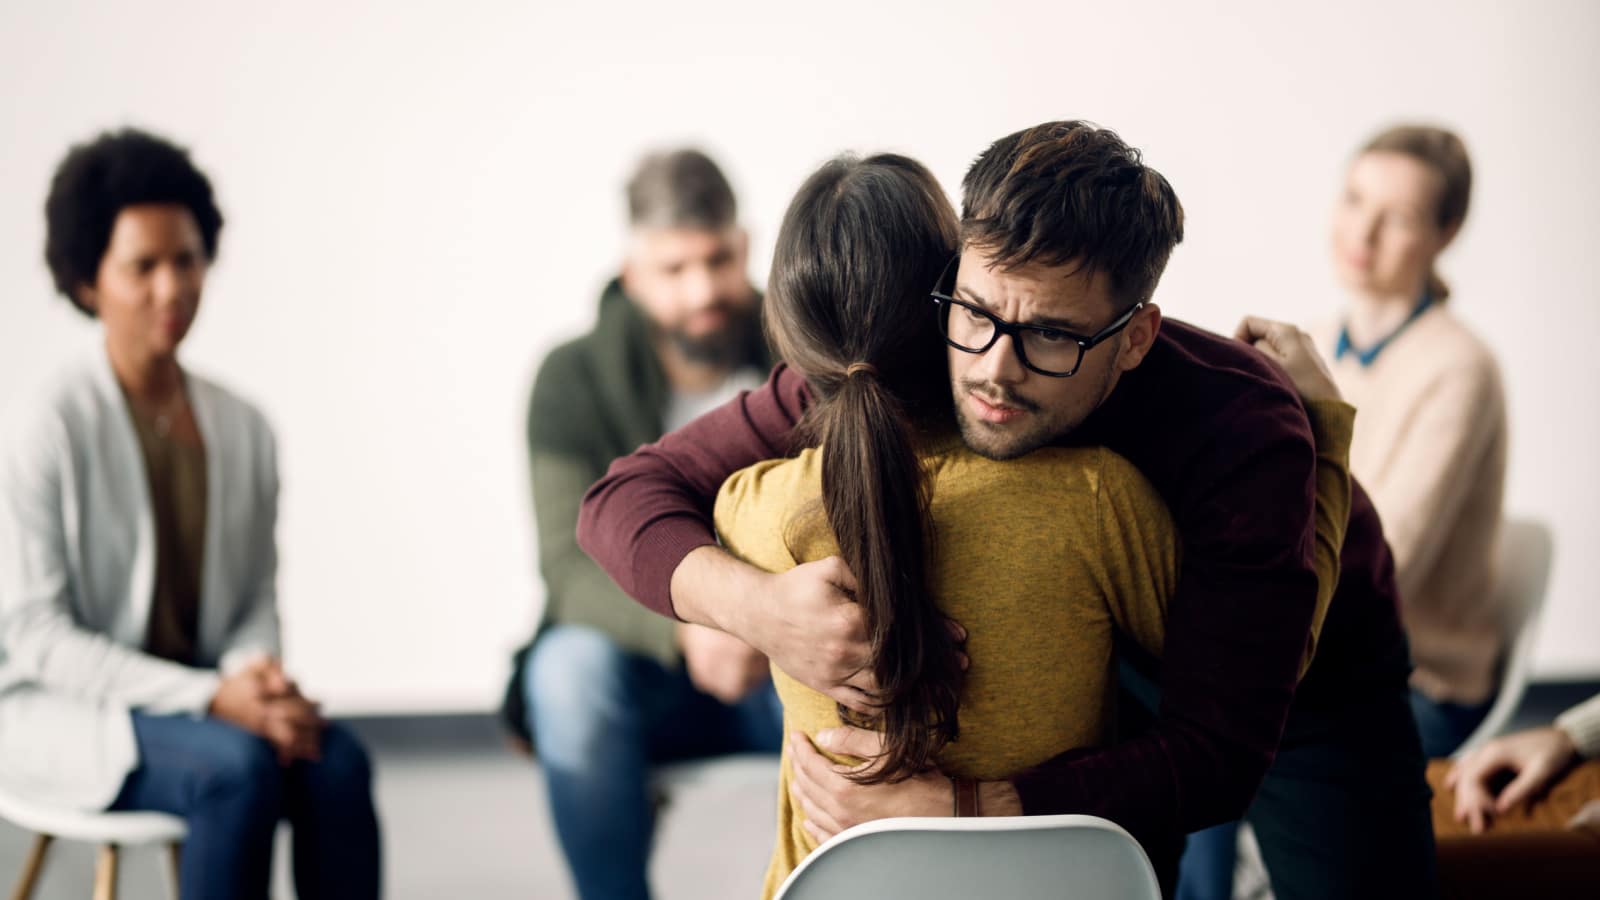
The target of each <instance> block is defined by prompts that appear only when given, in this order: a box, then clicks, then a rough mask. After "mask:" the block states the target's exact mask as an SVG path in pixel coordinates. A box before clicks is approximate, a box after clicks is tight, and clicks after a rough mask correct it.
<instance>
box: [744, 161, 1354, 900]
mask: <svg viewBox="0 0 1600 900" xmlns="http://www.w3.org/2000/svg"><path fill="white" fill-rule="evenodd" d="M956 237H957V223H956V219H955V214H954V211H953V210H952V209H951V208H950V207H949V204H948V201H946V200H945V198H944V195H943V193H942V191H941V190H940V188H939V186H938V184H937V182H936V181H935V180H934V179H933V177H932V176H931V175H930V174H929V173H928V172H927V170H926V169H924V168H923V167H922V166H921V165H919V164H918V163H916V162H914V161H912V160H910V159H907V158H905V157H900V156H894V155H880V156H874V157H870V158H867V159H864V160H857V159H853V158H848V157H846V158H840V159H837V160H834V161H833V162H830V163H828V164H827V165H825V166H824V167H823V168H822V169H821V170H820V171H819V172H817V173H816V174H814V175H813V176H812V177H811V178H810V179H808V180H807V182H806V183H805V184H804V185H803V186H802V187H801V189H800V191H799V193H798V194H797V196H796V197H795V199H794V201H793V202H792V203H791V205H790V207H789V210H788V213H787V214H786V216H785V218H784V222H783V226H782V229H781V231H780V234H779V238H778V245H777V250H776V253H775V256H774V260H773V267H772V275H771V278H770V280H769V285H770V296H769V299H768V307H767V323H768V331H769V334H770V336H771V338H772V342H773V344H774V346H775V347H776V348H777V350H778V351H779V353H780V355H781V356H782V357H783V359H784V360H785V361H786V362H787V363H788V364H789V365H790V366H792V367H793V368H794V369H795V370H797V371H799V372H801V373H804V375H805V376H806V379H807V382H808V384H809V385H810V388H811V390H812V392H813V396H814V398H815V400H814V403H813V405H812V406H811V408H810V410H809V411H808V412H807V414H806V418H805V420H804V422H803V423H802V426H801V427H802V434H803V435H805V436H806V437H807V438H809V439H810V441H809V442H810V443H814V444H816V446H811V447H809V448H808V449H805V450H802V451H801V452H800V453H799V454H798V456H796V457H795V458H793V459H789V460H777V461H769V462H765V463H760V464H757V465H756V466H754V467H752V468H749V469H746V470H744V471H742V472H739V473H737V474H735V475H734V476H733V477H732V478H730V479H729V480H728V482H727V483H726V484H725V485H724V487H723V489H722V491H721V493H720V494H719V497H718V500H717V504H716V511H715V521H716V525H717V530H718V533H719V534H720V535H721V537H722V539H723V541H724V544H725V546H726V547H727V549H728V550H729V551H730V552H732V553H733V554H734V555H735V556H737V557H740V558H742V559H744V560H746V561H748V562H750V563H753V564H755V565H757V566H759V567H761V568H764V569H766V570H768V571H784V570H787V569H791V568H794V567H795V566H797V565H802V564H807V563H817V562H818V561H826V560H829V559H830V558H831V557H840V558H841V559H842V562H843V563H844V566H845V567H846V568H848V570H849V572H851V573H853V575H854V579H853V584H851V585H850V587H851V589H852V590H853V591H854V595H855V600H856V602H857V603H859V604H860V605H861V607H862V609H863V611H864V614H865V620H866V627H867V631H868V635H869V640H870V641H871V644H872V646H873V648H874V654H873V658H872V659H871V660H870V661H869V666H870V668H871V669H872V670H873V672H874V675H875V680H876V683H877V684H878V685H879V687H880V694H879V696H878V698H877V702H876V708H875V710H874V711H873V712H871V713H868V714H862V713H858V712H854V711H851V710H848V709H846V708H844V707H842V706H840V705H838V704H836V703H835V702H834V701H833V700H832V699H830V698H829V697H827V696H825V695H824V694H822V693H819V692H817V691H814V690H812V689H811V688H809V687H806V686H804V685H803V684H802V683H800V682H798V681H796V680H795V679H793V678H791V677H789V676H788V675H787V674H785V673H784V672H782V671H781V670H778V669H776V668H775V669H774V673H773V674H774V679H775V681H776V683H777V685H778V693H779V696H780V697H781V698H782V700H783V702H784V714H785V727H786V729H787V730H789V731H791V732H793V731H796V730H798V731H800V732H803V733H805V734H807V735H816V734H818V733H819V732H821V731H823V730H825V729H830V728H837V727H838V726H840V725H842V724H847V723H849V724H856V725H862V726H868V727H871V728H874V729H876V730H878V731H880V732H881V739H882V753H881V754H874V755H875V757H876V758H875V759H873V760H870V761H867V762H866V763H864V764H863V765H862V767H861V768H858V769H855V770H854V771H853V775H854V776H855V777H856V779H857V780H858V781H859V782H860V783H863V784H880V783H888V782H896V781H902V780H906V779H917V780H919V781H920V782H922V783H923V784H925V785H927V789H928V790H929V791H931V792H934V793H941V792H943V793H945V796H947V797H949V798H950V802H949V804H948V806H947V807H946V808H947V809H952V810H953V811H955V812H957V813H958V814H971V815H976V814H980V813H982V812H983V811H984V810H983V804H982V799H981V795H980V792H979V786H978V782H997V781H999V780H1002V779H1005V778H1007V777H1009V776H1011V775H1013V774H1015V773H1017V772H1019V771H1022V770H1024V769H1027V768H1030V767H1032V766H1036V765H1038V764H1040V763H1043V762H1045V761H1047V760H1049V759H1051V758H1053V757H1055V756H1057V755H1058V754H1060V753H1062V752H1064V751H1066V750H1070V749H1073V748H1080V747H1093V746H1099V745H1103V744H1105V743H1108V742H1109V741H1110V739H1111V727H1112V722H1111V717H1110V707H1109V705H1108V704H1107V703H1106V699H1107V697H1108V696H1109V692H1110V691H1111V690H1112V688H1113V685H1114V669H1113V666H1112V658H1113V641H1112V634H1113V631H1118V632H1121V633H1122V634H1124V635H1127V636H1128V637H1129V638H1130V639H1131V640H1133V641H1134V642H1136V643H1137V644H1138V645H1139V646H1140V647H1141V648H1143V650H1144V651H1145V652H1146V653H1149V654H1150V655H1152V656H1159V654H1160V652H1161V647H1162V642H1163V639H1164V631H1165V622H1164V618H1165V602H1166V599H1167V598H1168V597H1169V596H1171V594H1172V592H1173V591H1174V590H1175V588H1176V584H1177V578H1178V574H1177V573H1178V545H1177V539H1176V534H1175V531H1174V528H1173V523H1172V521H1171V517H1170V516H1169V515H1168V513H1167V510H1166V507H1165V506H1164V505H1163V503H1162V502H1161V499H1160V497H1159V495H1158V494H1157V493H1156V492H1155V490H1154V488H1152V487H1151V485H1150V484H1149V483H1148V482H1147V481H1146V480H1145V479H1144V477H1143V476H1142V475H1140V474H1139V472H1138V470H1137V469H1135V468H1134V467H1133V465H1132V464H1131V463H1129V462H1128V461H1127V460H1125V459H1123V458H1122V457H1120V456H1118V455H1116V454H1115V453H1112V452H1111V451H1109V450H1107V449H1105V448H1103V447H1079V448H1044V449H1037V450H1035V451H1034V452H1032V453H1028V454H1025V455H1019V456H998V458H997V457H996V456H986V455H984V454H981V453H979V452H977V451H975V450H972V449H969V448H968V446H967V443H966V442H964V441H963V438H962V434H961V432H960V430H959V429H958V428H957V425H956V420H955V417H954V415H953V410H952V405H951V394H950V390H949V382H948V380H947V378H946V375H945V365H946V362H945V358H944V357H945V353H946V352H947V350H946V347H945V346H944V345H945V344H946V343H948V347H949V348H950V349H949V351H948V352H951V353H963V354H965V353H976V352H987V353H991V354H1005V355H1009V354H1013V353H1015V354H1016V356H1015V357H1013V360H1014V362H1015V363H1016V364H1020V365H1026V366H1030V367H1037V368H1039V369H1041V370H1043V371H1047V372H1053V373H1056V374H1058V375H1062V376H1065V375H1066V374H1068V373H1069V372H1070V371H1071V370H1072V369H1074V368H1076V365H1075V363H1076V361H1077V360H1078V356H1079V352H1080V349H1079V345H1078V344H1076V343H1074V342H1072V341H1071V340H1070V339H1069V338H1067V337H1065V336H1064V335H1059V334H1056V333H1053V332H1050V331H1049V330H1041V331H1039V333H1038V334H1037V335H1035V334H1029V335H1027V336H1026V337H1018V338H1016V340H1015V343H1012V342H1006V341H997V340H995V338H996V337H997V335H995V333H994V332H995V328H996V326H995V325H994V323H993V319H992V317H990V316H989V315H988V314H987V313H984V312H983V311H982V310H981V309H980V308H978V307H976V306H974V305H972V304H970V303H968V302H967V301H963V300H960V299H957V298H955V297H954V296H952V295H951V293H950V292H951V291H952V288H951V287H950V285H953V284H954V282H955V271H954V269H955V266H954V262H955V261H954V259H952V257H953V256H954V254H955V247H956ZM941 270H946V272H947V274H948V277H947V278H941V277H938V275H939V273H940V271H941ZM1075 277H1078V278H1081V279H1083V280H1084V281H1086V282H1088V281H1091V279H1090V278H1089V277H1088V276H1086V275H1083V274H1082V273H1080V274H1079V275H1077V276H1075ZM928 284H938V285H941V286H940V287H939V288H938V291H936V292H935V293H934V294H933V296H932V297H931V298H930V296H929V295H928V293H927V292H926V289H925V288H924V287H923V286H924V285H928ZM1091 289H1093V288H1091ZM1100 289H1101V290H1103V289H1104V288H1103V287H1102V288H1100ZM1121 299H1123V300H1124V301H1125V298H1121ZM930 300H933V301H935V302H933V303H930ZM1106 302H1107V303H1109V304H1112V306H1113V309H1116V308H1118V307H1119V306H1120V308H1121V309H1122V315H1121V316H1120V319H1119V320H1118V321H1119V322H1120V323H1121V324H1122V325H1126V324H1127V323H1128V322H1129V321H1130V319H1131V315H1129V313H1131V312H1132V311H1134V310H1135V309H1136V308H1137V305H1138V304H1137V302H1133V303H1129V302H1122V303H1120V304H1118V303H1117V302H1116V301H1115V300H1114V299H1112V298H1107V299H1106ZM1117 330H1120V329H1113V330H1111V331H1110V332H1109V333H1107V337H1111V336H1112V335H1114V334H1115V333H1116V331H1117ZM940 331H943V334H944V341H941V340H940ZM985 333H987V335H988V336H987V337H986V336H985ZM1148 336H1150V335H1148V333H1147V337H1148ZM1035 338H1038V339H1035ZM1130 340H1137V338H1131V339H1130ZM1024 348H1025V349H1024ZM1103 352H1106V353H1117V352H1128V351H1127V350H1126V345H1125V344H1124V343H1123V341H1122V340H1121V339H1116V340H1115V342H1114V343H1113V344H1112V346H1108V347H1106V348H1105V349H1104V350H1103ZM1341 414H1342V415H1344V416H1346V417H1348V415H1349V413H1348V409H1345V410H1344V411H1343V413H1338V412H1335V415H1341ZM1347 423H1348V419H1347V418H1346V424H1347ZM1346 433H1347V432H1346ZM1341 449H1342V448H1341ZM1334 452H1335V453H1338V452H1339V449H1335V451H1334ZM1333 477H1334V480H1335V481H1342V480H1343V476H1342V473H1335V474H1334V476H1333ZM1001 498H1004V499H1001ZM1319 502H1320V498H1319ZM1337 502H1342V501H1337ZM1340 527H1341V528H1342V517H1340ZM1335 543H1336V542H1335ZM1336 552H1337V549H1336V547H1335V548H1333V549H1332V550H1331V551H1330V553H1329V554H1325V555H1324V556H1323V560H1324V562H1326V563H1328V564H1330V565H1331V561H1332V555H1333V554H1335V553H1336ZM1328 580H1329V582H1330V583H1331V581H1332V580H1333V578H1332V575H1331V574H1329V575H1328ZM947 617H948V618H947ZM949 619H956V620H959V621H961V622H962V623H964V625H965V626H966V630H967V635H966V637H965V640H964V642H963V641H962V640H960V639H958V638H957V637H956V633H955V629H953V628H952V626H951V625H950V622H949ZM969 660H970V667H968V666H966V665H965V663H967V662H968V661H969ZM799 749H800V748H798V747H796V746H793V745H791V746H789V747H787V748H786V750H785V755H784V758H783V761H782V774H781V776H780V779H781V788H780V797H779V823H778V824H779V834H778V839H777V845H776V847H775V851H774V855H773V859H772V862H771V864H770V866H769V868H768V872H767V877H766V882H765V894H766V896H771V895H772V894H773V893H774V892H775V891H776V890H777V888H778V887H779V885H781V883H782V882H783V880H784V879H785V878H786V877H787V876H788V875H789V873H790V872H791V871H793V869H794V867H795V866H796V865H798V864H799V862H800V860H801V859H803V858H804V857H805V856H806V855H807V854H808V853H810V852H811V851H812V850H814V849H815V848H816V847H817V845H818V844H819V843H820V842H821V841H822V840H823V839H824V837H825V834H826V833H827V831H825V830H824V828H823V827H821V826H820V825H819V823H818V822H817V821H816V820H817V819H818V817H819V815H820V814H821V813H820V811H819V810H818V808H817V807H815V806H813V805H810V804H809V803H808V801H807V799H806V798H805V797H804V796H803V795H802V794H801V793H800V792H799V790H798V789H797V788H796V779H795V772H794V767H795V765H796V761H795V754H796V752H798V751H799ZM808 752H809V751H808ZM831 758H832V759H833V761H834V762H836V763H837V762H847V764H851V765H854V764H855V763H856V762H857V760H846V759H845V758H844V757H841V756H839V755H832V756H831ZM947 776H948V778H949V779H950V780H947ZM963 798H970V801H971V802H970V804H969V803H967V802H966V801H965V800H964V799H963ZM997 811H998V810H994V809H991V810H990V812H991V814H994V813H995V812H997ZM1011 812H1013V813H1017V812H1020V810H1011ZM826 826H827V830H830V831H831V830H837V827H838V823H835V822H828V823H826Z"/></svg>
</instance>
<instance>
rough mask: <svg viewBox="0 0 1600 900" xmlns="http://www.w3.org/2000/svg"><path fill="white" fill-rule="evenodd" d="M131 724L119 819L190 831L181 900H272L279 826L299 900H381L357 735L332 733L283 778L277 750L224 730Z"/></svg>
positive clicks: (223, 726)
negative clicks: (147, 816)
mask: <svg viewBox="0 0 1600 900" xmlns="http://www.w3.org/2000/svg"><path fill="white" fill-rule="evenodd" d="M132 715H133V734H134V739H135V741H136V742H137V743H138V748H139V767H138V768H137V769H135V770H134V771H133V772H132V773H130V774H129V775H128V778H127V780H126V781H125V782H124V783H123V785H122V791H121V793H119V794H118V795H117V799H116V800H115V801H113V802H112V804H111V809H113V810H118V811H127V810H145V811H154V812H164V813H170V814H172V815H175V816H182V817H183V819H184V820H185V821H186V822H187V823H188V825H189V837H188V840H186V841H185V842H184V845H183V854H182V861H181V862H180V864H179V873H178V889H179V891H178V892H179V895H180V896H182V897H183V900H211V898H216V900H224V898H246V900H258V898H263V897H266V896H267V889H268V887H269V886H270V882H271V877H272V840H273V834H274V832H275V830H276V829H277V824H278V820H279V819H281V818H287V819H288V820H289V822H290V824H291V825H292V826H293V828H294V883H295V894H296V895H297V896H298V897H299V898H300V900H319V898H324V897H329V898H333V897H338V898H346V897H348V898H358V900H367V898H376V897H377V896H378V894H379V858H378V856H379V850H378V818H377V813H376V811H375V810H374V809H373V805H372V767H371V764H370V763H369V762H368V760H367V752H366V750H365V749H363V748H362V746H361V744H360V743H359V742H358V741H357V740H356V738H355V736H354V735H353V734H351V733H350V732H349V731H348V730H346V729H345V728H343V727H342V726H339V725H336V724H330V725H329V726H328V728H327V730H325V731H324V732H323V734H322V758H321V760H319V761H318V762H303V761H302V762H296V763H294V764H292V765H290V766H287V767H285V766H280V765H279V764H278V760H277V756H276V754H275V753H274V752H273V749H272V745H271V744H269V743H267V742H266V741H265V740H263V739H261V738H259V737H256V736H255V735H253V734H251V733H249V732H247V731H244V730H243V729H241V728H238V727H236V726H234V725H231V724H229V723H227V722H224V721H222V720H220V719H210V718H205V719H197V718H194V717H192V716H188V715H171V716H152V715H146V714H144V713H142V712H138V711H135V712H134V713H133V714H132Z"/></svg>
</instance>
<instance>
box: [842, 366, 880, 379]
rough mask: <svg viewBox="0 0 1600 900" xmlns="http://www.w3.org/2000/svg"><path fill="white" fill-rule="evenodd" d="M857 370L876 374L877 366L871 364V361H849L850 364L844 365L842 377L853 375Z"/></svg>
mask: <svg viewBox="0 0 1600 900" xmlns="http://www.w3.org/2000/svg"><path fill="white" fill-rule="evenodd" d="M858 372H866V373H867V374H868V375H877V374H878V367H877V366H875V365H873V364H872V363H864V362H858V363H851V364H850V365H848V366H846V367H845V370H844V377H846V378H849V377H851V376H853V375H855V374H856V373H858Z"/></svg>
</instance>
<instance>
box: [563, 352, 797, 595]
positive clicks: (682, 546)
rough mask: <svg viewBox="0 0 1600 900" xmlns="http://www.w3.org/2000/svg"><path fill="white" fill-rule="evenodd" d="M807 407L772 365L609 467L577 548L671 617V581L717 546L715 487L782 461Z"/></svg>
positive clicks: (586, 505) (790, 375) (582, 516)
mask: <svg viewBox="0 0 1600 900" xmlns="http://www.w3.org/2000/svg"><path fill="white" fill-rule="evenodd" d="M806 403H807V395H806V387H805V379H804V378H802V377H801V376H800V374H799V373H797V372H795V371H793V370H791V369H789V368H787V367H786V366H783V365H779V366H778V367H777V368H775V369H773V371H772V376H771V377H770V378H769V379H767V382H766V384H764V385H763V386H762V387H760V388H759V389H757V390H754V391H749V392H745V393H742V394H740V395H739V396H738V397H736V398H734V399H733V400H730V401H728V402H727V403H726V404H724V405H722V406H720V407H718V408H717V409H714V410H712V411H711V412H709V413H706V414H705V415H703V416H701V417H700V418H698V419H696V420H694V421H693V422H690V423H689V424H688V425H685V426H684V427H682V428H680V429H678V430H677V431H674V432H672V433H670V434H668V435H666V436H664V437H663V438H662V439H661V440H659V441H657V442H656V443H654V444H648V445H646V446H644V447H641V448H639V450H637V451H635V452H634V453H633V454H631V455H629V456H625V457H622V458H621V459H619V460H617V461H616V462H614V463H612V464H611V468H610V469H609V470H608V471H607V472H606V474H605V477H603V478H601V479H600V480H599V481H598V482H596V483H595V485H594V486H593V487H591V488H590V489H589V492H588V493H587V494H586V495H585V496H584V498H583V506H582V509H581V511H580V512H579V514H578V535H577V538H578V544H579V545H580V546H581V547H582V548H583V549H584V551H586V552H587V553H588V554H589V556H590V557H592V558H593V559H594V561H595V562H597V563H598V564H599V565H600V567H601V568H602V569H604V570H605V571H606V573H607V574H609V575H610V576H611V577H612V578H613V579H614V580H615V581H616V583H617V584H618V585H619V586H621V588H622V589H623V590H624V591H625V592H627V594H628V595H629V596H631V597H633V598H634V599H635V600H637V601H639V602H640V603H642V604H643V605H645V606H647V607H649V608H650V609H652V610H654V611H656V612H658V613H660V614H661V615H663V616H672V615H673V610H672V596H671V588H672V573H673V571H674V570H675V569H677V567H678V564H679V563H680V562H682V561H683V558H684V557H685V556H687V555H689V551H691V550H694V549H695V548H697V547H702V546H704V545H706V544H714V543H716V537H715V535H714V534H713V533H712V525H711V504H712V500H713V498H714V497H716V494H717V489H718V488H719V487H721V485H722V482H723V480H724V479H726V478H727V477H728V476H729V475H731V474H733V473H734V472H736V471H738V470H740V469H742V468H744V467H746V466H749V465H752V464H754V463H757V462H759V461H761V460H764V459H771V458H774V457H778V456H783V455H784V454H785V453H786V452H787V451H788V450H789V449H790V448H789V446H788V445H789V440H790V435H791V433H792V432H793V430H794V426H795V424H796V423H798V422H799V421H800V416H801V414H802V413H803V412H804V409H805V405H806Z"/></svg>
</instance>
